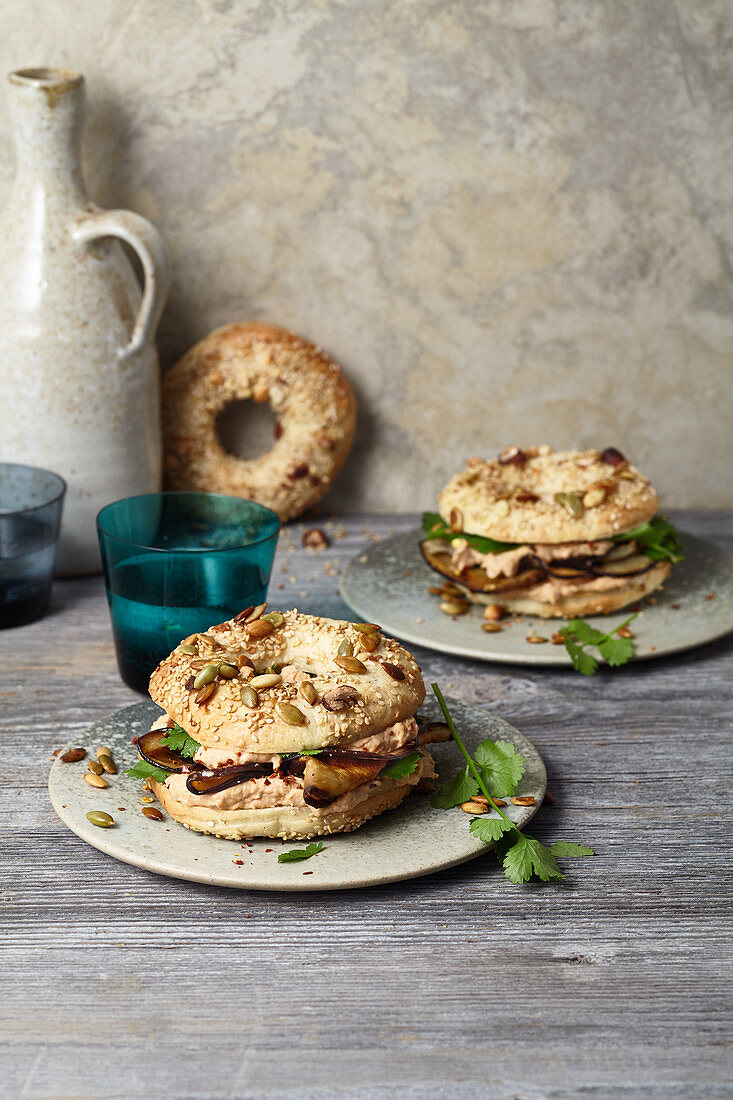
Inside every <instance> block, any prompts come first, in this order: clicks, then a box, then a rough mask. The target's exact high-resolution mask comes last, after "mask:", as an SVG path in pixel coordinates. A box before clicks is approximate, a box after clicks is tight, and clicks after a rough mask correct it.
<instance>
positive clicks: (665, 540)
mask: <svg viewBox="0 0 733 1100" xmlns="http://www.w3.org/2000/svg"><path fill="white" fill-rule="evenodd" d="M632 539H633V540H634V541H635V542H636V544H637V546H638V547H639V551H640V553H642V554H645V555H646V557H647V558H652V560H653V561H671V562H672V563H673V564H675V563H676V562H678V561H684V555H683V553H682V543H681V542H680V537H679V535H678V533H677V530H676V529H675V527H674V525H673V524H671V523H670V522H669V520H668V519H664V518H663V517H662V516H654V518H653V519H650V520H649V521H648V523H642V524H641V525H640V526H639V527H635V528H634V529H633V531H624V533H623V534H622V535H614V536H613V541H614V542H631V540H632Z"/></svg>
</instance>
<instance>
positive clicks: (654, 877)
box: [0, 513, 733, 1100]
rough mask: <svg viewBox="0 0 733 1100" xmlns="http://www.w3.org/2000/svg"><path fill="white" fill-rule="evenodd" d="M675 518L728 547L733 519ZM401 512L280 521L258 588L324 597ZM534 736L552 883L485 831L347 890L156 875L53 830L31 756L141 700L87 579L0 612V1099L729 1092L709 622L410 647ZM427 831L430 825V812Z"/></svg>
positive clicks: (725, 656)
mask: <svg viewBox="0 0 733 1100" xmlns="http://www.w3.org/2000/svg"><path fill="white" fill-rule="evenodd" d="M677 520H678V523H679V525H680V526H681V527H682V528H683V529H686V530H688V531H690V532H692V533H695V534H699V535H701V536H703V537H708V538H711V539H716V540H719V541H720V542H722V543H724V544H726V545H728V546H733V516H723V515H721V514H711V513H708V514H699V515H694V514H690V513H687V514H684V515H682V516H678V517H677ZM413 522H414V520H411V519H410V518H409V517H404V516H402V517H394V516H392V517H390V516H386V517H368V518H363V517H356V518H354V517H352V518H350V519H348V520H346V519H344V520H337V521H334V522H331V523H328V524H324V526H325V527H326V529H327V530H328V531H329V532H330V533H331V534H332V535H333V536H334V541H333V545H332V547H331V548H330V549H329V550H326V551H322V552H320V553H315V552H313V551H308V550H304V549H302V548H301V545H300V539H301V534H302V530H303V527H302V525H297V524H296V525H292V526H291V527H289V528H288V529H287V530H286V531H285V532H284V533H283V535H282V537H281V542H280V547H279V550H278V558H277V561H276V565H275V570H274V573H273V580H272V584H271V589H270V597H271V604H272V605H274V606H281V607H291V606H294V605H296V604H297V605H298V606H299V607H300V608H302V609H303V610H305V611H313V612H316V611H317V612H319V613H322V614H327V615H335V616H346V615H347V614H348V613H347V610H346V608H345V607H344V606H343V604H342V603H341V601H340V599H339V596H338V592H337V587H338V580H337V577H338V572H339V571H340V569H341V568H342V567H343V565H344V564H345V563H346V561H347V560H348V559H349V558H350V557H351V556H352V555H353V554H355V553H357V552H359V550H360V549H361V548H362V547H363V546H364V544H365V542H366V541H367V540H369V539H373V538H375V537H382V538H384V537H387V536H388V535H389V534H390V533H391V532H395V531H399V530H404V529H405V528H407V527H409V526H410V525H411V524H412V523H413ZM415 652H416V654H417V656H418V660H419V661H420V664H421V665H422V668H423V672H424V674H425V678H426V680H427V679H428V678H430V679H437V680H439V681H440V683H441V684H442V685H443V686H444V689H445V690H446V691H447V692H449V693H450V694H452V695H455V696H457V697H459V698H462V699H465V700H467V701H472V702H475V703H478V704H480V705H482V706H486V707H489V708H492V709H493V710H494V711H496V713H498V714H499V715H501V717H503V718H506V719H507V720H508V721H509V722H511V723H512V724H514V725H516V726H517V727H519V729H521V730H522V731H523V732H524V733H525V734H526V735H527V736H528V737H529V738H530V739H531V740H532V741H533V742H534V743H535V744H536V745H537V747H538V748H539V750H540V752H541V753H542V755H543V757H544V759H545V762H546V764H547V770H548V773H549V788H550V790H551V791H552V793H553V794H554V796H555V798H556V802H555V804H554V805H552V806H544V807H543V808H542V810H541V811H540V813H539V814H538V816H537V817H536V819H535V821H534V823H533V828H532V830H531V831H533V832H534V833H535V835H536V836H537V837H538V838H539V839H540V840H542V841H545V842H547V843H551V842H552V840H553V839H556V838H559V837H563V838H565V839H570V840H576V841H579V842H585V843H589V844H592V845H593V846H594V847H595V849H596V853H597V854H596V856H595V857H594V858H589V859H584V860H578V861H574V862H573V861H569V862H568V864H567V870H568V881H567V882H566V883H565V884H561V885H546V886H544V885H537V886H524V887H519V886H512V885H511V884H510V883H509V882H507V880H506V879H505V878H504V877H503V875H502V873H501V871H500V869H499V867H498V865H497V863H496V861H495V859H494V857H493V856H492V855H491V854H487V855H486V856H485V857H482V858H479V859H477V860H474V861H473V862H471V863H468V864H465V865H463V866H460V867H456V868H453V869H452V870H448V871H445V872H443V873H440V874H437V875H433V876H431V877H428V878H423V879H418V880H413V881H409V882H405V883H400V884H396V885H392V886H387V887H383V888H378V889H370V890H362V891H358V890H355V891H349V892H344V893H338V892H336V893H313V894H281V895H277V894H266V893H256V892H246V891H235V890H225V889H219V888H216V887H207V886H203V885H197V884H191V883H187V882H179V881H176V880H173V879H166V878H161V877H156V876H154V875H152V874H149V873H147V872H144V871H140V870H137V869H135V868H133V867H129V866H127V865H125V864H123V863H119V862H117V861H115V860H114V859H112V858H109V857H107V856H104V855H102V854H101V853H99V852H97V851H96V850H94V849H92V848H90V847H88V846H87V845H86V844H84V843H83V842H82V841H81V840H79V839H78V838H77V837H76V836H74V835H72V834H71V833H69V832H68V831H67V830H66V829H65V827H64V826H63V825H62V824H61V822H60V821H59V820H58V819H57V817H56V815H55V813H54V811H53V810H52V808H51V805H50V803H49V799H48V795H47V790H46V781H47V775H48V769H49V766H50V765H49V756H50V755H51V753H52V751H53V750H54V749H56V748H58V747H59V746H60V745H63V744H65V743H66V742H68V741H69V740H70V739H72V738H73V739H74V740H76V741H78V742H79V743H82V744H83V743H84V730H85V727H86V726H87V725H88V724H89V723H90V722H93V721H95V720H96V719H99V718H101V717H103V716H104V715H106V714H107V713H109V712H110V711H112V710H115V709H117V708H118V707H122V706H125V705H127V704H129V703H131V702H135V701H136V700H137V698H138V697H136V696H135V695H133V693H132V692H131V691H129V690H128V689H127V688H126V687H125V686H124V685H123V684H122V682H121V681H120V680H119V678H118V676H117V672H116V666H115V659H114V653H113V648H112V642H111V637H110V630H109V623H108V619H107V608H106V603H105V599H104V592H103V586H102V581H101V579H99V578H90V579H83V580H73V581H66V582H61V583H58V584H57V586H56V589H55V594H54V601H53V608H52V613H51V614H49V615H48V616H47V617H46V618H45V619H44V620H43V621H42V622H40V623H36V624H34V625H32V626H28V627H23V628H19V629H16V630H12V631H7V632H5V633H4V634H2V635H0V699H1V700H2V721H1V723H0V728H1V729H2V736H3V750H4V751H3V768H2V772H1V773H0V783H2V800H1V802H0V823H1V825H2V863H1V866H0V870H1V874H2V883H1V891H2V892H1V894H0V896H1V897H2V903H3V904H2V909H3V917H2V939H1V940H0V944H1V949H2V950H1V956H0V957H1V958H2V968H1V969H0V982H1V983H2V997H1V1003H0V1027H1V1034H2V1040H3V1045H2V1055H0V1057H1V1058H2V1065H1V1066H0V1069H1V1072H0V1096H2V1097H12V1098H19V1100H35V1098H41V1097H44V1098H50V1097H53V1098H61V1097H73V1098H75V1100H78V1098H82V1097H84V1098H87V1097H105V1098H107V1100H117V1098H126V1097H152V1098H160V1097H165V1098H175V1100H179V1098H181V1100H189V1098H190V1100H204V1098H214V1097H216V1098H221V1097H233V1098H239V1097H259V1096H267V1097H280V1096H283V1097H284V1096H286V1095H288V1096H298V1097H309V1098H310V1097H314V1098H320V1097H324V1098H327V1097H328V1098H330V1097H333V1096H338V1095H342V1096H353V1097H372V1096H374V1097H381V1096H389V1095H392V1094H397V1093H399V1094H400V1095H401V1096H405V1097H415V1098H423V1097H484V1096H491V1097H498V1098H504V1097H506V1098H514V1100H537V1098H544V1097H552V1098H561V1097H576V1096H577V1097H584V1098H585V1097H592V1098H594V1100H596V1098H602V1097H611V1096H613V1097H619V1096H621V1097H624V1098H628V1097H645V1098H646V1097H660V1098H661V1097H663V1098H668V1097H685V1098H686V1100H689V1098H690V1097H701V1098H705V1100H715V1098H717V1097H724V1096H725V1097H730V1096H731V1094H732V1093H731V1088H732V1082H731V1059H730V1053H729V1051H730V1048H729V1045H728V1046H727V1044H729V1041H730V1035H731V1032H730V1021H731V1012H730V1009H731V996H730V989H731V976H732V975H731V951H730V931H731V869H730V864H731V859H730V831H729V829H730V821H729V816H728V815H729V811H730V807H731V798H730V785H731V766H730V729H731V695H732V694H733V692H732V691H731V686H732V685H731V653H732V652H733V641H732V640H731V638H730V637H729V638H727V639H725V640H723V641H721V642H717V643H714V644H711V645H709V646H706V647H705V648H703V649H699V650H697V651H694V652H691V653H687V654H683V655H680V656H677V657H672V658H668V659H660V660H652V661H645V662H642V663H639V664H637V665H634V666H630V667H627V668H624V669H620V670H617V671H614V672H609V671H608V670H604V671H602V672H600V673H599V674H597V675H596V676H594V677H592V678H590V679H584V678H581V677H580V676H578V675H577V674H576V673H574V672H571V671H565V670H558V671H555V670H542V669H537V670H534V669H532V668H525V667H520V666H516V667H514V666H492V665H488V664H478V663H475V662H472V661H468V660H461V659H457V658H453V657H444V656H441V655H439V654H435V653H431V652H428V651H427V650H423V651H415ZM425 843H426V845H429V844H430V837H429V836H426V837H425Z"/></svg>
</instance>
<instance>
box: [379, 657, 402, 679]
mask: <svg viewBox="0 0 733 1100" xmlns="http://www.w3.org/2000/svg"><path fill="white" fill-rule="evenodd" d="M382 668H383V669H384V671H385V672H386V673H387V675H388V676H389V677H391V679H393V680H404V678H405V674H404V672H403V671H402V669H401V668H400V666H399V665H393V664H392V663H391V661H382Z"/></svg>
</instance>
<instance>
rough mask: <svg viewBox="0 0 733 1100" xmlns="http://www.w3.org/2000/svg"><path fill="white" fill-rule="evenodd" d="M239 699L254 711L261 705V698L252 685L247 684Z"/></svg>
mask: <svg viewBox="0 0 733 1100" xmlns="http://www.w3.org/2000/svg"><path fill="white" fill-rule="evenodd" d="M239 697H240V699H241V700H242V702H243V703H244V705H245V707H249V709H250V710H254V709H255V708H256V707H258V706H259V705H260V697H259V695H258V694H257V692H256V691H255V689H254V688H253V687H251V685H250V684H245V685H244V687H243V688H242V690H241V691H240V693H239Z"/></svg>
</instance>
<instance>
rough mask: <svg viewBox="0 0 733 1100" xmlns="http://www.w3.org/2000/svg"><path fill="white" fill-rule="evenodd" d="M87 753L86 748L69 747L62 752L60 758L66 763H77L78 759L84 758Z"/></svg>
mask: <svg viewBox="0 0 733 1100" xmlns="http://www.w3.org/2000/svg"><path fill="white" fill-rule="evenodd" d="M86 754H87V750H86V749H82V748H79V749H67V750H66V752H62V753H61V756H60V757H59V760H61V761H62V762H63V763H64V764H75V763H76V762H77V760H83V759H84V757H85V756H86Z"/></svg>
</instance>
